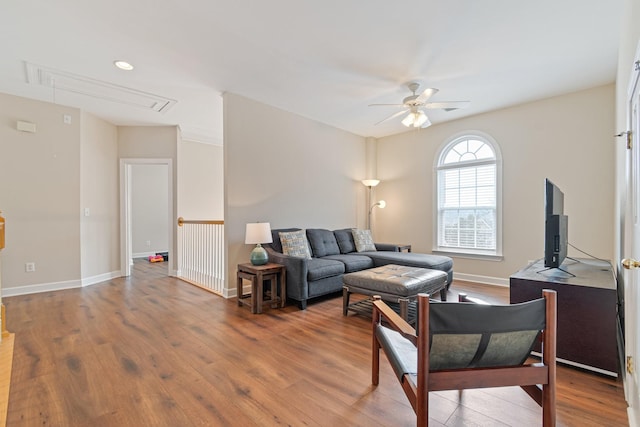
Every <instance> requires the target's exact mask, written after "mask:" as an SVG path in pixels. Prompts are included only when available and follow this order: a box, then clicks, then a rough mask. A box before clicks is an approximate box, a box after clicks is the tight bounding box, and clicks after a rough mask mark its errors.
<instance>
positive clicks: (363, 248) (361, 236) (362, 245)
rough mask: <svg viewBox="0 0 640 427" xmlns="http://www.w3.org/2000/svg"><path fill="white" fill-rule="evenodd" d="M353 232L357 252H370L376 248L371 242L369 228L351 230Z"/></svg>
mask: <svg viewBox="0 0 640 427" xmlns="http://www.w3.org/2000/svg"><path fill="white" fill-rule="evenodd" d="M351 233H352V234H353V241H354V242H355V244H356V251H358V252H371V251H375V250H376V245H375V244H374V243H373V237H371V230H358V229H355V228H354V229H353V230H351Z"/></svg>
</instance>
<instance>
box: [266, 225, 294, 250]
mask: <svg viewBox="0 0 640 427" xmlns="http://www.w3.org/2000/svg"><path fill="white" fill-rule="evenodd" d="M299 230H300V229H299V228H277V229H271V240H273V242H271V247H272V248H273V250H274V251H276V252H280V253H282V243H280V233H281V232H282V233H285V232H290V231H299Z"/></svg>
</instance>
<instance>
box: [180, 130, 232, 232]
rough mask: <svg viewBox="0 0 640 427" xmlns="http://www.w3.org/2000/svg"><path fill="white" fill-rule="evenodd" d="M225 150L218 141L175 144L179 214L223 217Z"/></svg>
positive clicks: (190, 216) (198, 217)
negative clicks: (212, 142)
mask: <svg viewBox="0 0 640 427" xmlns="http://www.w3.org/2000/svg"><path fill="white" fill-rule="evenodd" d="M223 189H224V150H223V148H222V146H221V145H213V144H202V143H199V142H190V141H182V142H181V143H180V144H178V214H179V215H178V216H181V217H183V218H185V219H213V220H221V219H224V203H223V202H224V192H223Z"/></svg>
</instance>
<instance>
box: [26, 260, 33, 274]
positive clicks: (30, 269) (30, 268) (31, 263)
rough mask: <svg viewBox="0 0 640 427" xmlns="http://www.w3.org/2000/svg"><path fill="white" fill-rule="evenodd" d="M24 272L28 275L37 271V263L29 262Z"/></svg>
mask: <svg viewBox="0 0 640 427" xmlns="http://www.w3.org/2000/svg"><path fill="white" fill-rule="evenodd" d="M24 271H26V272H27V273H33V272H34V271H36V263H35V262H27V263H25V265H24Z"/></svg>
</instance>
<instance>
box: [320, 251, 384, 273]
mask: <svg viewBox="0 0 640 427" xmlns="http://www.w3.org/2000/svg"><path fill="white" fill-rule="evenodd" d="M323 259H333V260H336V261H340V262H341V263H343V264H344V271H345V273H351V272H353V271H360V270H366V269H367V268H373V260H372V259H371V258H369V257H368V256H366V255H359V254H338V255H329V256H326V257H324V258H323Z"/></svg>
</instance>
